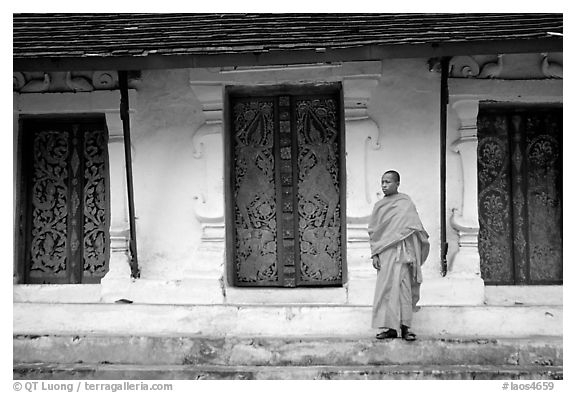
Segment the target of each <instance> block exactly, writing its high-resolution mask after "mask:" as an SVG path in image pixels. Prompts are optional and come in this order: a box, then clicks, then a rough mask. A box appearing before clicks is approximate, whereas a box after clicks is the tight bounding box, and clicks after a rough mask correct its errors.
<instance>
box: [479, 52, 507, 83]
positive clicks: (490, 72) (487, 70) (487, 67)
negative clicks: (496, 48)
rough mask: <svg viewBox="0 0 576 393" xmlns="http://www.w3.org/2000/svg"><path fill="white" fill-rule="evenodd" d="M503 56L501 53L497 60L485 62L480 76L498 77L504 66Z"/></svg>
mask: <svg viewBox="0 0 576 393" xmlns="http://www.w3.org/2000/svg"><path fill="white" fill-rule="evenodd" d="M503 56H504V55H501V54H500V55H498V59H497V60H496V61H495V62H490V63H485V64H484V65H483V66H482V71H480V75H478V78H498V77H499V76H500V74H501V73H502V69H503V68H504V63H503Z"/></svg>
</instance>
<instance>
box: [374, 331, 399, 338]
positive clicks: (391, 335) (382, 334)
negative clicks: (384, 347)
mask: <svg viewBox="0 0 576 393" xmlns="http://www.w3.org/2000/svg"><path fill="white" fill-rule="evenodd" d="M396 337H398V332H397V331H396V330H394V329H388V330H384V331H383V332H380V333H378V334H377V335H376V338H377V339H379V340H384V339H386V338H396Z"/></svg>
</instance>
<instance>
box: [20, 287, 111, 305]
mask: <svg viewBox="0 0 576 393" xmlns="http://www.w3.org/2000/svg"><path fill="white" fill-rule="evenodd" d="M12 288H13V289H12V294H13V298H14V302H18V303H25V302H31V303H34V302H50V303H97V302H99V301H100V296H101V285H100V284H66V285H55V284H16V285H14V286H13V287H12Z"/></svg>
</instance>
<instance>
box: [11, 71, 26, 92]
mask: <svg viewBox="0 0 576 393" xmlns="http://www.w3.org/2000/svg"><path fill="white" fill-rule="evenodd" d="M12 75H13V76H12V81H13V82H12V88H13V89H14V90H20V89H21V88H22V87H24V85H25V84H26V78H25V77H24V74H23V73H21V72H14V73H13V74H12Z"/></svg>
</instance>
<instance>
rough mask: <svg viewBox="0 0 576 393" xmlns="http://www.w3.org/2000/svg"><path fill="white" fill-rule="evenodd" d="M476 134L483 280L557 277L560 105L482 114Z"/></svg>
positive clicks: (540, 281)
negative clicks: (551, 107) (477, 139)
mask: <svg viewBox="0 0 576 393" xmlns="http://www.w3.org/2000/svg"><path fill="white" fill-rule="evenodd" d="M478 138H479V141H478V185H479V213H480V214H479V219H480V233H479V250H480V257H481V270H482V275H483V278H484V279H485V280H486V282H488V283H491V284H547V283H562V148H561V146H562V140H561V139H562V110H561V109H558V110H556V109H545V110H542V109H538V108H536V109H531V110H529V111H516V112H513V111H510V110H499V111H498V112H489V111H486V112H481V115H480V117H479V121H478ZM508 162H509V163H510V164H508Z"/></svg>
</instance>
